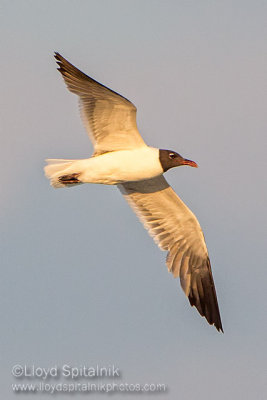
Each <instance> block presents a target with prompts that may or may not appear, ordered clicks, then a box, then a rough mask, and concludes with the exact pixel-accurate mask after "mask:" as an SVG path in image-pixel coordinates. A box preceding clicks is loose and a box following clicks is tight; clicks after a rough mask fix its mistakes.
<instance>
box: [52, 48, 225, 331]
mask: <svg viewBox="0 0 267 400" xmlns="http://www.w3.org/2000/svg"><path fill="white" fill-rule="evenodd" d="M55 58H56V61H57V64H58V65H59V68H58V70H59V71H60V72H61V74H62V76H63V78H64V81H65V83H66V85H67V87H68V89H69V90H70V91H71V92H72V93H75V94H76V95H78V96H79V100H80V110H81V116H82V119H83V122H84V125H85V128H86V130H87V132H88V134H89V137H90V139H91V141H92V143H93V146H94V153H93V155H92V157H91V158H88V159H86V160H59V159H48V160H46V161H47V164H48V165H46V167H45V174H46V176H47V177H48V178H49V179H50V181H51V185H52V186H54V187H55V188H59V187H70V186H76V185H78V184H82V183H102V184H106V185H117V186H118V188H119V189H120V191H121V193H122V194H123V196H124V197H125V199H126V200H127V201H128V203H129V204H130V206H131V207H132V208H133V210H134V211H135V212H136V214H137V216H138V217H139V219H140V220H141V222H142V223H143V224H144V226H145V228H146V229H147V230H148V232H149V234H150V235H151V236H152V237H153V239H154V240H155V242H156V243H157V244H158V246H159V247H160V248H161V249H162V250H166V251H168V255H167V259H166V264H167V267H168V270H169V271H170V272H172V274H173V276H174V277H175V278H176V277H178V276H179V278H180V283H181V286H182V288H183V290H184V292H185V294H186V296H187V297H188V299H189V302H190V304H191V306H195V307H196V308H197V310H198V311H199V313H200V314H201V315H202V316H204V317H205V318H206V319H207V321H208V323H209V324H211V325H215V327H216V328H217V330H218V331H222V332H223V328H222V323H221V318H220V312H219V307H218V302H217V296H216V291H215V285H214V281H213V277H212V272H211V266H210V260H209V255H208V250H207V247H206V244H205V240H204V235H203V232H202V230H201V227H200V225H199V223H198V220H197V219H196V217H195V215H194V214H193V213H192V211H190V210H189V208H188V207H187V206H186V205H185V204H184V203H183V202H182V200H181V199H180V198H179V197H178V196H177V194H176V193H175V192H174V191H173V189H172V188H171V186H170V185H169V184H168V183H167V181H166V179H165V178H164V176H163V173H164V172H166V171H168V169H170V168H173V167H178V166H180V165H189V166H191V167H197V164H196V163H195V162H194V161H191V160H187V159H185V158H183V157H182V156H181V155H180V154H178V153H176V152H175V151H172V150H162V149H157V148H154V147H150V146H147V145H146V143H145V142H144V140H143V139H142V137H141V135H140V134H139V132H138V129H137V125H136V107H135V106H134V105H133V104H132V103H131V102H130V101H129V100H127V99H126V98H125V97H123V96H121V95H119V94H118V93H116V92H114V91H113V90H111V89H109V88H107V87H106V86H103V85H101V84H100V83H98V82H97V81H95V80H94V79H92V78H90V77H89V76H87V75H85V74H84V73H83V72H81V71H80V70H78V69H77V68H76V67H74V65H72V64H70V63H69V62H68V61H67V60H66V59H65V58H64V57H62V56H61V55H60V54H59V53H55Z"/></svg>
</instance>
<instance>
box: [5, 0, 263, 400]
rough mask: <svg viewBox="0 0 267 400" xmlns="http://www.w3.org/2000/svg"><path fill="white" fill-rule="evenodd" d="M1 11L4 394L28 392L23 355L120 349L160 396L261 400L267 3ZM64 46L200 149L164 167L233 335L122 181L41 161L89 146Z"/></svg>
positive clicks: (159, 135)
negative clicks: (201, 303) (67, 172)
mask: <svg viewBox="0 0 267 400" xmlns="http://www.w3.org/2000/svg"><path fill="white" fill-rule="evenodd" d="M0 13H1V24H0V33H1V34H0V37H1V93H2V96H1V108H0V109H1V138H2V146H1V149H0V152H1V188H2V190H1V200H0V202H1V211H0V215H1V228H2V233H3V235H2V239H1V248H2V249H1V254H2V257H1V258H2V260H3V261H2V263H1V264H2V273H1V282H0V285H1V290H0V293H1V301H0V304H1V309H0V312H1V325H2V328H1V334H0V340H1V351H0V354H1V355H0V360H1V363H0V372H1V378H0V379H1V385H0V388H1V389H0V391H1V396H2V397H3V398H5V399H7V400H11V399H13V398H15V394H13V393H12V391H11V383H15V382H16V381H15V379H13V378H12V376H11V368H12V366H13V365H14V364H17V363H21V364H27V365H31V364H33V363H34V364H35V365H39V366H42V367H49V366H53V365H55V364H57V365H59V366H60V365H62V364H64V363H70V364H72V365H73V366H74V365H93V364H96V363H99V364H110V363H111V364H113V363H114V364H116V365H118V366H119V367H120V369H121V371H122V375H123V379H122V381H124V382H134V383H135V382H140V383H147V382H148V383H150V382H160V383H165V384H166V385H168V388H169V391H168V393H166V394H164V395H163V394H158V395H157V396H156V397H157V398H158V399H175V398H177V399H181V400H189V399H190V400H191V399H193V398H196V397H197V398H198V399H199V400H204V399H205V400H209V399H219V400H222V399H226V398H228V399H233V398H235V399H238V400H239V399H240V400H241V399H243V398H247V399H253V400H258V399H266V395H267V383H266V382H267V367H266V357H267V350H266V346H267V339H266V338H267V320H266V310H267V301H266V283H267V282H266V280H267V279H266V222H267V218H266V216H267V213H266V194H267V193H266V166H267V165H266V164H267V163H266V125H267V124H266V105H267V104H266V103H267V101H266V100H267V99H266V97H267V96H266V93H267V90H266V89H267V88H266V35H267V28H266V17H267V5H266V2H265V1H260V0H256V1H223V2H222V1H179V0H178V1H151V0H150V1H149V0H147V1H128V0H123V1H122V0H121V1H114V0H112V1H107V0H106V1H103V0H100V1H85V0H84V1H81V0H76V1H68V0H64V1H63V0H57V1H51V0H50V1H39V0H32V1H30V0H28V1H24V0H21V1H14V0H13V1H7V0H2V1H1V6H0ZM54 51H59V52H60V53H61V54H62V55H63V56H65V57H66V58H67V59H69V60H70V61H71V62H72V63H74V64H75V65H77V66H78V67H79V68H80V69H82V70H83V71H84V72H86V73H87V74H89V75H91V76H92V77H93V78H95V79H97V80H99V81H100V82H102V83H103V84H105V85H107V86H109V87H111V88H112V89H114V90H115V91H117V92H119V93H121V94H122V95H124V96H125V97H127V98H129V99H130V100H131V101H132V102H133V103H134V104H135V105H136V106H137V108H138V114H137V117H138V126H139V129H140V131H141V133H142V135H143V137H144V138H145V140H146V142H147V143H148V144H150V145H153V146H156V147H163V148H171V149H173V150H176V151H178V152H179V153H181V154H182V155H184V156H185V157H188V158H190V159H192V160H194V161H196V162H197V163H198V164H199V168H198V169H193V168H180V169H175V170H172V171H170V172H168V173H167V174H166V178H167V180H168V181H169V183H170V184H171V185H172V186H173V188H174V189H175V190H176V192H177V193H178V194H179V195H180V196H181V198H182V199H183V200H184V201H185V202H186V203H187V205H188V206H189V207H190V208H191V209H192V211H193V212H194V213H195V214H196V215H197V217H198V219H199V221H200V223H201V226H202V228H203V231H204V234H205V238H206V242H207V245H208V249H209V253H210V258H211V263H212V269H213V274H214V279H215V284H216V289H217V295H218V300H219V304H220V310H221V316H222V322H223V327H224V330H225V334H224V335H222V334H219V333H218V332H217V331H216V329H215V328H214V327H210V326H209V325H208V324H207V323H206V321H205V320H204V319H202V318H201V317H200V316H199V315H198V313H197V312H196V310H195V309H192V308H191V307H190V305H189V303H188V301H187V299H186V298H185V296H184V294H183V292H182V290H181V289H180V285H179V282H178V280H174V279H173V278H172V276H171V275H170V274H168V272H167V268H166V266H165V254H164V253H163V252H161V251H160V250H159V249H158V248H157V247H156V245H155V244H154V243H153V241H152V239H151V238H150V237H149V236H148V235H147V233H146V231H145V230H144V229H143V227H142V225H141V224H140V223H139V221H138V220H137V218H136V216H135V215H134V214H133V212H132V210H131V209H130V208H129V207H128V205H127V204H126V202H125V201H124V199H123V198H122V197H121V195H120V193H119V191H118V190H117V189H116V188H112V187H105V186H97V185H95V186H94V185H87V186H86V185H83V186H80V187H77V188H73V189H69V190H54V189H52V188H51V187H50V186H49V182H48V181H47V179H46V178H45V177H44V175H43V170H42V169H43V165H44V159H45V158H47V157H50V158H84V157H87V156H88V155H90V154H91V151H92V146H91V144H90V142H89V140H88V138H87V135H86V133H85V131H84V129H83V126H82V124H81V122H80V118H79V112H78V106H77V99H76V97H75V96H73V95H71V94H70V93H69V92H68V91H67V89H66V88H65V86H64V83H63V81H62V79H61V77H60V75H59V73H58V72H57V70H56V65H55V62H54V59H53V52H54ZM29 396H30V395H26V396H22V395H21V397H22V398H25V397H26V398H27V397H29ZM34 396H35V398H36V399H38V398H39V397H38V395H37V394H35V395H32V397H34ZM91 396H92V395H91ZM139 396H140V395H136V396H134V395H132V397H133V398H135V397H136V398H139ZM45 397H46V395H43V396H42V397H40V398H45ZM76 397H77V398H79V397H81V395H79V394H76V395H75V398H76ZM104 397H105V395H103V398H104ZM122 397H123V395H114V396H113V398H115V399H116V398H122ZM16 398H17V397H16ZM65 398H66V395H65V396H64V395H60V394H59V395H57V399H59V400H61V399H65ZM92 398H94V397H92ZM140 398H142V399H146V398H152V397H151V396H145V395H142V396H141V397H140Z"/></svg>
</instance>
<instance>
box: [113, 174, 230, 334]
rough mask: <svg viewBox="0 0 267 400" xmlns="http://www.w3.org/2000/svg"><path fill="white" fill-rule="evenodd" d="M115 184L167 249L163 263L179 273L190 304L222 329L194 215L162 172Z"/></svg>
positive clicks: (208, 262)
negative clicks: (158, 175) (134, 180)
mask: <svg viewBox="0 0 267 400" xmlns="http://www.w3.org/2000/svg"><path fill="white" fill-rule="evenodd" d="M118 187H119V189H120V190H121V192H122V194H123V196H124V197H125V198H126V200H127V201H128V203H129V204H130V206H131V207H132V208H133V210H134V211H135V212H136V214H137V215H138V217H139V218H140V220H141V222H142V223H143V224H144V226H145V228H146V229H147V230H148V232H149V234H150V235H151V236H152V237H153V239H154V240H155V242H156V243H157V244H158V245H159V247H160V248H161V249H162V250H167V251H168V255H167V259H166V264H167V267H168V269H169V271H171V272H172V273H173V276H174V277H175V278H176V277H178V276H179V277H180V283H181V286H182V288H183V290H184V292H185V294H186V296H187V297H188V299H189V302H190V304H191V305H192V306H195V307H196V308H197V310H198V311H199V313H200V314H201V315H202V316H204V317H205V318H206V319H207V321H208V322H209V324H211V325H215V327H216V328H217V330H218V331H223V328H222V323H221V318H220V312H219V306H218V301H217V296H216V291H215V286H214V281H213V277H212V272H211V266H210V260H209V256H208V250H207V247H206V243H205V240H204V235H203V232H202V230H201V227H200V225H199V223H198V220H197V219H196V217H195V215H194V214H193V213H192V211H190V209H189V208H188V207H187V206H186V205H185V204H184V203H183V202H182V200H181V199H180V198H179V197H178V196H177V194H176V193H175V192H174V191H173V189H172V188H171V187H170V186H169V184H168V183H167V181H166V180H165V178H164V177H163V176H160V177H156V178H153V179H149V180H145V181H139V182H127V183H124V184H120V185H118Z"/></svg>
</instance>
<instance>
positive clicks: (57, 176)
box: [44, 159, 82, 188]
mask: <svg viewBox="0 0 267 400" xmlns="http://www.w3.org/2000/svg"><path fill="white" fill-rule="evenodd" d="M76 161H77V160H60V159H47V160H46V162H47V165H46V166H45V167H44V172H45V176H46V177H47V178H48V179H50V184H51V185H52V186H53V187H54V188H61V187H69V186H74V185H78V184H81V183H82V182H81V181H79V175H80V174H79V173H77V172H75V171H73V168H72V165H73V164H74V163H75V162H76Z"/></svg>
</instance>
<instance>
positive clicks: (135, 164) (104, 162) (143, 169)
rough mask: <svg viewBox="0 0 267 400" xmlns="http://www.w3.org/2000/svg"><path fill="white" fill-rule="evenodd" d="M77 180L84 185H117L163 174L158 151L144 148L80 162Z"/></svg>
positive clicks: (115, 152)
mask: <svg viewBox="0 0 267 400" xmlns="http://www.w3.org/2000/svg"><path fill="white" fill-rule="evenodd" d="M77 167H80V168H79V169H81V175H80V176H79V180H81V181H82V182H86V183H103V184H108V185H115V184H117V183H122V182H129V181H140V180H143V179H150V178H153V177H155V176H158V175H161V174H162V173H163V170H162V166H161V163H160V161H159V149H156V148H153V147H148V146H144V147H141V148H138V149H134V150H121V151H113V152H109V153H105V154H102V155H100V156H97V157H92V158H90V159H88V160H81V161H80V165H79V166H78V165H77Z"/></svg>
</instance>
